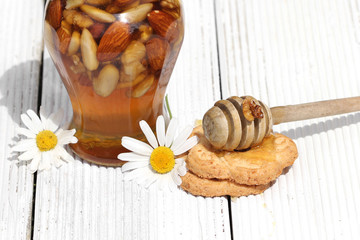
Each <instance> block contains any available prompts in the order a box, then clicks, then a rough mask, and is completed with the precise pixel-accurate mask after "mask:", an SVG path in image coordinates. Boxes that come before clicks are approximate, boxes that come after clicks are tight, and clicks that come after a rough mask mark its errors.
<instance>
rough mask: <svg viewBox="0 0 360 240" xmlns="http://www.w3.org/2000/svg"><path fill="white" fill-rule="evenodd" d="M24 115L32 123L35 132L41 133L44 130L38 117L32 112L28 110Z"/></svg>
mask: <svg viewBox="0 0 360 240" xmlns="http://www.w3.org/2000/svg"><path fill="white" fill-rule="evenodd" d="M26 113H27V114H28V115H29V117H30V119H31V121H32V122H33V123H34V126H35V127H36V131H37V132H41V131H42V130H44V128H43V125H42V122H41V121H40V118H39V117H38V115H36V113H35V112H34V111H33V110H31V109H29V110H27V111H26Z"/></svg>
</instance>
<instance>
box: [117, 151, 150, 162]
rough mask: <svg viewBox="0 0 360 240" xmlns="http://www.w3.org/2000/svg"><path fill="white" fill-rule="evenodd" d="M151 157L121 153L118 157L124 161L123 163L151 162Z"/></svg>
mask: <svg viewBox="0 0 360 240" xmlns="http://www.w3.org/2000/svg"><path fill="white" fill-rule="evenodd" d="M149 158H150V157H149V156H143V155H139V154H136V153H132V152H130V153H120V154H119V155H118V159H119V160H122V161H129V162H143V161H145V162H148V161H149Z"/></svg>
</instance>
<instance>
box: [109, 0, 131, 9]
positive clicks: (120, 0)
mask: <svg viewBox="0 0 360 240" xmlns="http://www.w3.org/2000/svg"><path fill="white" fill-rule="evenodd" d="M135 1H136V0H115V1H114V4H116V5H117V6H119V7H121V8H123V7H125V6H127V5H129V4H131V3H133V2H135Z"/></svg>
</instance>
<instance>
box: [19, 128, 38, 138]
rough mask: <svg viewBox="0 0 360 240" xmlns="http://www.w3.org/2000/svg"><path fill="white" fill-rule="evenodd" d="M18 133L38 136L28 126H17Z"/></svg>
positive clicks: (32, 136) (26, 135)
mask: <svg viewBox="0 0 360 240" xmlns="http://www.w3.org/2000/svg"><path fill="white" fill-rule="evenodd" d="M16 133H17V134H19V135H23V136H25V137H28V138H36V134H35V133H33V132H32V131H30V130H29V129H27V128H20V127H19V128H16Z"/></svg>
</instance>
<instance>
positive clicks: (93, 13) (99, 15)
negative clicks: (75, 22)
mask: <svg viewBox="0 0 360 240" xmlns="http://www.w3.org/2000/svg"><path fill="white" fill-rule="evenodd" d="M80 9H81V11H83V12H84V13H86V14H87V15H89V16H90V17H91V18H92V19H94V20H96V21H99V22H104V23H111V22H114V21H115V20H116V18H115V17H114V15H112V14H110V13H108V12H105V11H104V10H101V9H99V8H96V7H93V6H90V5H86V4H84V5H82V6H81V7H80Z"/></svg>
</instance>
